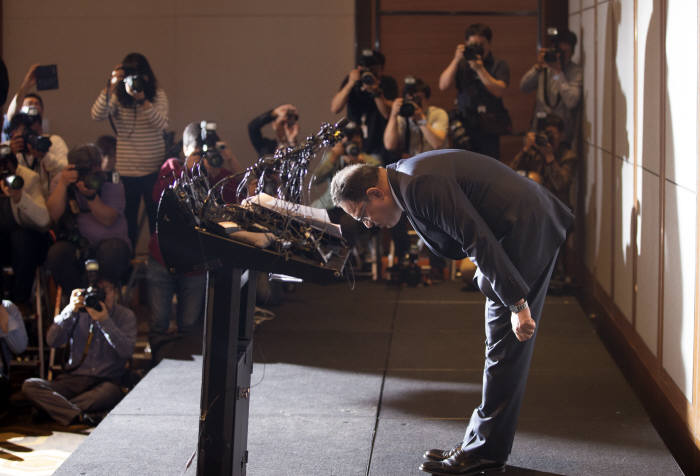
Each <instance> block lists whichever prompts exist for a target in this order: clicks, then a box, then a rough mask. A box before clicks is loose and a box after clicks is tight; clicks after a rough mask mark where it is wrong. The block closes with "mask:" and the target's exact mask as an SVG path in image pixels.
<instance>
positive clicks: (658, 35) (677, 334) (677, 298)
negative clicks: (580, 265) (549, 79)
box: [569, 0, 698, 402]
mask: <svg viewBox="0 0 700 476" xmlns="http://www.w3.org/2000/svg"><path fill="white" fill-rule="evenodd" d="M569 6H570V12H569V14H570V22H569V23H570V25H571V26H572V28H576V29H579V28H580V32H581V43H580V44H581V52H580V54H581V58H582V61H583V63H584V108H583V114H584V118H583V124H584V129H583V139H584V141H583V142H584V144H583V152H584V153H583V156H584V157H583V160H584V163H583V164H582V171H583V177H584V181H585V184H584V187H583V190H584V204H585V206H584V212H583V213H584V215H585V217H584V223H585V238H584V239H585V246H584V249H585V252H586V256H585V258H584V263H585V266H586V267H587V268H588V270H589V273H590V275H591V276H593V278H594V279H595V280H596V281H597V282H598V284H599V286H600V288H602V289H603V290H604V292H605V293H607V294H608V296H607V297H608V298H609V302H611V303H613V304H614V305H615V307H616V308H617V311H619V314H620V315H622V316H623V317H624V319H626V320H627V321H628V322H629V323H630V324H631V325H632V326H633V329H634V332H636V333H637V334H638V336H639V338H640V339H641V341H642V342H644V344H645V345H646V346H647V347H648V350H649V351H650V352H651V353H652V354H653V355H655V356H657V358H659V359H660V364H661V365H660V367H661V368H662V369H663V370H664V371H665V372H667V374H668V376H670V378H671V379H672V380H673V382H674V383H675V384H676V385H677V388H678V390H680V393H681V394H683V395H684V396H685V397H686V399H687V400H688V401H689V402H692V397H693V372H694V362H693V355H694V348H693V346H694V342H695V339H694V325H695V302H696V295H695V293H696V289H697V286H696V279H697V277H696V267H697V259H696V250H697V247H698V240H697V236H696V235H697V213H698V210H697V203H698V198H697V186H696V185H697V182H698V169H697V160H698V150H697V141H698V137H697V131H698V105H697V102H698V74H697V69H698V6H697V2H696V1H687V0H666V1H665V2H662V1H660V0H636V1H635V0H609V1H600V0H598V1H595V0H581V1H580V2H579V1H577V0H570V1H569ZM635 8H636V11H635ZM662 8H665V11H662V10H661V9H662ZM635 18H636V25H635ZM664 21H665V24H664ZM635 31H636V32H637V38H636V39H635ZM664 31H665V37H664V36H662V35H663V33H664ZM591 36H593V38H592V37H591ZM635 41H636V45H635ZM635 46H636V48H635ZM635 55H636V56H635ZM635 62H636V63H635ZM635 64H636V70H635ZM662 195H663V196H662ZM662 205H663V208H661V207H662ZM662 211H663V214H662V213H661V212H662ZM661 238H663V244H664V245H663V249H662V248H661ZM660 258H663V269H660V268H659V263H660ZM635 270H636V271H635ZM660 281H661V283H662V288H663V295H660V293H659V290H660V286H659V282H660ZM659 302H663V307H662V308H661V309H659ZM659 332H661V333H662V335H659ZM659 344H661V347H660V346H659Z"/></svg>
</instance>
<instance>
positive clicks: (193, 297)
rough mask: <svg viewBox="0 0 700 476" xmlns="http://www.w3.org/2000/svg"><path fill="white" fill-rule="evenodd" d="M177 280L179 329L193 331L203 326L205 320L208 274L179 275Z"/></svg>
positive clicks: (180, 330)
mask: <svg viewBox="0 0 700 476" xmlns="http://www.w3.org/2000/svg"><path fill="white" fill-rule="evenodd" d="M176 280H177V313H176V314H177V315H176V319H177V330H178V331H179V332H182V333H191V332H195V331H198V330H200V329H201V328H202V323H203V322H204V295H205V294H206V287H207V275H206V274H197V275H194V276H185V275H182V274H181V275H178V276H177V277H176Z"/></svg>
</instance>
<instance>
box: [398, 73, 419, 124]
mask: <svg viewBox="0 0 700 476" xmlns="http://www.w3.org/2000/svg"><path fill="white" fill-rule="evenodd" d="M417 92H418V84H417V81H416V78H414V77H413V76H406V77H405V78H404V80H403V104H401V107H400V108H399V116H402V117H405V118H409V117H411V116H413V115H414V114H415V113H416V106H417V104H416V101H415V94H416V93H417Z"/></svg>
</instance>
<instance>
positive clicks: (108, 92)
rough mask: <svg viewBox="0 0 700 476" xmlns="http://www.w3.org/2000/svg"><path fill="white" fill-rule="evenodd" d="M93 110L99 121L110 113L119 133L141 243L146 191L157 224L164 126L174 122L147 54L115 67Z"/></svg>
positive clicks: (132, 224)
mask: <svg viewBox="0 0 700 476" xmlns="http://www.w3.org/2000/svg"><path fill="white" fill-rule="evenodd" d="M90 116H91V117H92V118H93V119H94V120H96V121H102V120H105V119H107V118H109V120H110V124H111V125H112V128H113V129H114V132H115V134H116V135H117V161H116V170H117V172H119V175H120V176H121V177H122V181H123V182H124V189H125V191H126V209H125V212H124V213H125V215H126V219H127V223H128V229H129V240H130V242H131V244H132V246H133V247H136V240H137V239H138V232H139V230H138V211H139V204H140V203H141V198H142V197H143V201H144V205H145V207H146V214H147V216H148V225H149V228H150V231H151V233H153V230H154V229H155V216H156V204H155V203H154V202H153V200H152V198H151V192H152V190H153V185H154V184H155V182H156V179H157V178H158V169H159V168H160V166H161V165H162V164H163V161H164V160H165V141H164V140H163V131H164V130H165V129H166V128H167V127H168V98H167V96H166V95H165V91H163V90H162V89H161V88H159V87H158V81H157V80H156V77H155V74H154V73H153V70H152V69H151V65H150V64H149V63H148V60H147V59H146V58H145V57H144V56H143V55H141V54H139V53H131V54H128V55H127V56H126V57H125V58H124V59H123V60H122V62H121V64H119V65H117V66H116V67H115V68H114V70H113V71H112V74H111V77H110V79H109V81H108V85H107V87H106V88H104V89H103V90H102V91H101V92H100V95H99V96H98V97H97V99H96V100H95V103H94V104H93V106H92V109H91V110H90Z"/></svg>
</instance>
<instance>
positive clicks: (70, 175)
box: [58, 164, 78, 187]
mask: <svg viewBox="0 0 700 476" xmlns="http://www.w3.org/2000/svg"><path fill="white" fill-rule="evenodd" d="M58 180H59V182H60V183H61V185H63V186H64V187H67V186H68V185H70V184H72V183H75V182H76V181H77V180H78V171H77V170H75V165H74V164H68V165H67V166H66V168H64V169H63V170H62V171H61V174H60V175H59V178H58Z"/></svg>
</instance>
